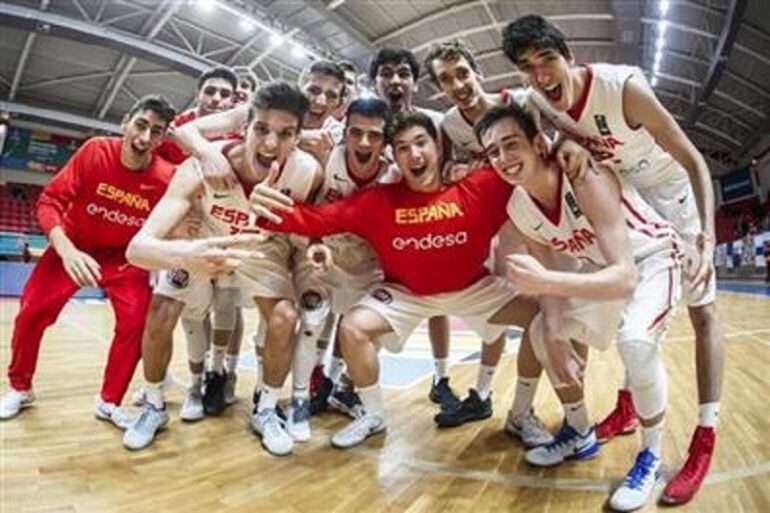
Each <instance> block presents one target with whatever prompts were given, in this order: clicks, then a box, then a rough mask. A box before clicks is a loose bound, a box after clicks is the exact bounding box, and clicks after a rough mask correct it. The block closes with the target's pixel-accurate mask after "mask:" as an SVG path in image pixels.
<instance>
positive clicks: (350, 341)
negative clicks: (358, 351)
mask: <svg viewBox="0 0 770 513" xmlns="http://www.w3.org/2000/svg"><path fill="white" fill-rule="evenodd" d="M338 330H339V340H340V346H341V349H342V352H343V354H347V353H349V352H350V350H351V349H355V347H357V346H358V345H359V344H363V343H365V342H366V341H367V340H368V337H367V336H366V332H365V331H364V330H363V329H362V328H361V325H360V324H359V323H358V322H356V318H355V315H346V316H345V317H343V318H342V320H341V321H340V325H339V328H338Z"/></svg>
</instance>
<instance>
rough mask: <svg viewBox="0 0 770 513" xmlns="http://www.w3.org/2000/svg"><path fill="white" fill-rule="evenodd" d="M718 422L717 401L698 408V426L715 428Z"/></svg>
mask: <svg viewBox="0 0 770 513" xmlns="http://www.w3.org/2000/svg"><path fill="white" fill-rule="evenodd" d="M718 421H719V401H717V402H713V403H703V404H701V405H699V406H698V425H699V426H703V427H710V428H715V427H717V422H718Z"/></svg>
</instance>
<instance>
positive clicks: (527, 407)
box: [425, 39, 574, 447]
mask: <svg viewBox="0 0 770 513" xmlns="http://www.w3.org/2000/svg"><path fill="white" fill-rule="evenodd" d="M425 67H426V68H427V69H428V72H429V75H430V77H431V79H432V80H433V81H434V83H435V84H436V85H437V86H438V87H439V88H440V89H441V91H442V92H443V93H444V94H445V95H446V97H447V98H448V99H449V100H450V101H451V102H452V103H453V106H452V107H451V108H450V109H449V110H448V111H447V112H446V113H445V114H444V118H443V120H442V122H441V128H442V130H443V132H444V134H445V135H446V136H447V138H448V139H449V141H450V142H451V143H452V144H451V146H452V155H451V159H452V161H453V162H452V163H450V164H447V165H446V166H445V171H444V174H445V177H448V179H449V180H452V181H456V180H458V179H460V178H462V177H463V176H465V175H466V174H467V173H468V171H469V170H470V169H474V168H478V167H479V166H480V165H481V164H484V163H486V156H485V154H484V149H483V148H482V146H481V144H480V143H479V142H478V139H477V138H476V134H475V133H474V132H473V124H474V123H475V122H476V121H477V120H478V119H479V118H480V117H481V115H482V114H483V113H484V112H486V111H487V110H488V109H490V108H491V107H493V106H500V105H506V104H508V103H510V102H511V101H514V100H515V101H521V99H520V97H521V95H520V94H518V95H517V92H516V91H509V90H503V91H501V92H500V93H496V94H489V93H487V92H485V91H484V88H483V86H482V79H483V77H482V75H481V71H480V68H479V66H478V63H477V62H476V59H475V57H474V55H473V51H472V50H471V48H470V47H469V46H468V44H467V43H465V42H464V41H462V40H459V39H452V40H449V41H446V42H444V43H441V44H438V45H435V46H433V47H432V48H431V49H430V50H429V52H428V55H427V57H426V58H425ZM573 144H574V143H573ZM511 227H512V225H511V224H510V223H506V224H505V225H504V226H503V231H502V232H501V233H500V234H499V237H498V238H497V240H496V241H495V243H494V247H495V249H494V258H493V260H494V262H493V264H494V270H495V273H496V274H498V275H500V276H503V277H504V276H505V275H506V271H507V268H506V265H505V262H506V256H507V255H508V254H510V253H514V252H521V251H522V249H521V245H522V241H521V240H517V238H516V237H514V234H513V233H512V230H511ZM502 342H503V343H501V344H499V346H495V345H486V344H485V345H484V351H483V353H482V365H481V367H480V369H479V373H480V375H485V376H488V377H489V381H490V382H491V377H492V376H493V375H494V371H495V368H496V366H497V364H498V362H499V360H500V357H501V356H502V352H503V350H504V341H502ZM516 365H517V374H518V377H517V383H516V394H515V397H514V401H513V407H512V409H511V410H510V411H509V412H508V416H507V418H506V423H505V431H506V432H507V433H509V434H511V435H513V436H517V437H519V438H520V439H521V440H522V442H523V443H524V444H525V445H526V446H528V447H533V446H537V445H542V444H545V443H548V442H550V441H551V440H552V438H553V437H552V436H551V434H550V433H549V432H548V429H547V428H546V427H545V424H543V422H542V421H541V420H540V419H539V418H538V417H537V416H536V415H535V413H534V410H533V404H532V403H533V401H534V398H535V392H536V390H537V382H538V377H539V376H540V372H541V370H542V369H541V367H540V364H539V363H538V361H537V359H536V358H535V357H534V354H533V353H532V351H531V350H530V349H529V348H528V347H521V346H520V350H519V354H518V357H517V359H516ZM477 393H478V395H479V398H480V399H481V400H482V401H486V399H487V397H488V394H489V390H481V391H477ZM473 399H474V397H473V395H469V396H468V398H467V399H465V400H463V401H462V402H461V404H460V405H459V407H458V408H456V409H453V410H452V412H451V413H448V412H447V413H446V414H445V416H452V417H457V421H458V424H461V423H462V421H463V420H464V419H466V418H468V419H472V418H473V417H475V416H476V411H475V410H478V409H479V406H481V405H483V404H484V403H483V402H478V401H474V400H473ZM481 410H483V408H481Z"/></svg>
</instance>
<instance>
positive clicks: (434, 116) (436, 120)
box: [412, 106, 444, 131]
mask: <svg viewBox="0 0 770 513" xmlns="http://www.w3.org/2000/svg"><path fill="white" fill-rule="evenodd" d="M412 110H413V111H414V112H419V113H421V114H425V115H426V116H428V117H429V118H430V119H431V121H433V124H434V125H435V126H436V131H440V130H441V122H442V121H443V120H444V113H443V112H439V111H437V110H433V109H423V108H422V107H417V106H414V107H412Z"/></svg>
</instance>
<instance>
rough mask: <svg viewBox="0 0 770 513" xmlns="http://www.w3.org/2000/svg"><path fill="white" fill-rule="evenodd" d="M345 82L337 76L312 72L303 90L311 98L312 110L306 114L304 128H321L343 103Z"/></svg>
mask: <svg viewBox="0 0 770 513" xmlns="http://www.w3.org/2000/svg"><path fill="white" fill-rule="evenodd" d="M344 89H345V84H344V83H343V82H341V81H340V80H339V79H337V78H336V77H333V76H331V75H326V74H322V73H310V75H309V76H308V79H307V82H306V83H305V85H303V86H302V92H303V93H304V94H305V96H307V99H308V100H310V110H308V112H307V114H306V115H305V120H304V122H303V124H302V127H303V128H321V126H323V124H324V121H326V118H328V117H329V116H330V115H331V114H332V112H334V111H335V109H337V108H338V107H339V106H340V104H341V103H342V94H343V91H344Z"/></svg>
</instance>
